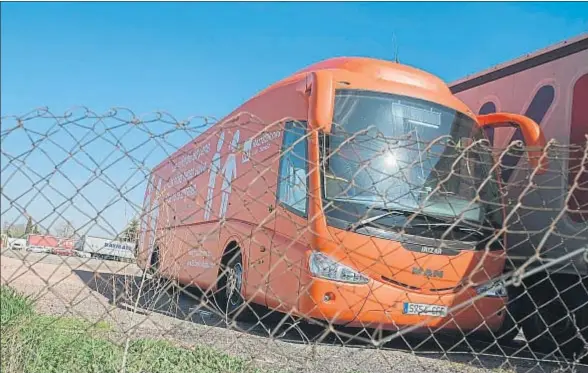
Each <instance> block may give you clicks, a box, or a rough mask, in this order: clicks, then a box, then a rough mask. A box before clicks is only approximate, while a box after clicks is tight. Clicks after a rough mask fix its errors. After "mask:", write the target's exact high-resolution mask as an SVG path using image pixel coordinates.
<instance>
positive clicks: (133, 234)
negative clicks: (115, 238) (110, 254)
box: [119, 218, 139, 242]
mask: <svg viewBox="0 0 588 373" xmlns="http://www.w3.org/2000/svg"><path fill="white" fill-rule="evenodd" d="M119 237H120V239H122V240H124V241H129V242H136V241H137V239H138V237H139V220H138V219H137V218H133V219H131V221H129V223H128V224H127V226H126V227H125V229H123V231H122V232H121V233H120V235H119Z"/></svg>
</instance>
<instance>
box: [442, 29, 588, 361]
mask: <svg viewBox="0 0 588 373" xmlns="http://www.w3.org/2000/svg"><path fill="white" fill-rule="evenodd" d="M450 88H451V90H452V92H453V93H454V94H455V95H456V96H457V97H458V98H459V99H461V100H462V101H463V102H465V103H466V105H468V107H469V108H470V109H471V110H472V111H474V112H475V113H476V114H489V113H493V112H499V111H506V112H512V113H521V114H524V115H525V116H528V117H530V118H531V119H533V120H534V121H535V122H537V123H538V124H539V125H540V126H541V127H542V129H543V132H544V134H545V137H546V141H550V140H555V141H557V145H552V146H548V148H549V151H548V152H547V153H546V154H548V155H549V171H548V172H546V173H544V174H542V175H533V174H532V169H531V168H530V167H527V160H526V159H525V157H524V155H522V154H520V153H519V154H516V152H509V153H512V154H508V155H506V156H504V157H503V158H502V161H501V162H502V168H501V178H502V180H503V181H504V183H505V187H506V193H507V198H508V199H509V213H512V215H511V218H510V219H509V220H508V221H507V223H506V224H505V225H506V226H507V227H508V236H507V242H508V249H507V255H508V258H509V260H508V265H507V268H506V271H508V272H512V273H514V274H515V275H521V274H522V278H523V279H522V286H512V287H511V288H509V292H510V293H512V294H513V295H515V296H514V298H515V301H514V302H511V305H510V306H511V309H510V311H511V314H512V315H513V316H514V317H515V319H516V321H517V325H519V326H521V327H522V329H523V332H524V334H525V338H526V339H527V340H528V341H529V343H530V345H531V347H532V348H533V349H535V350H540V351H542V352H546V353H553V352H555V351H557V350H559V351H561V352H565V353H566V354H577V353H579V352H580V351H581V350H582V348H583V347H584V343H583V341H582V338H581V337H582V336H581V335H580V334H583V337H584V338H588V292H587V290H586V289H587V288H588V266H587V265H588V264H587V260H588V151H587V136H588V34H584V35H581V36H579V37H576V38H573V39H570V40H566V41H564V42H562V43H559V44H556V45H553V46H551V47H548V48H546V49H543V50H540V51H537V52H535V53H532V54H528V55H525V56H524V57H521V58H518V59H515V60H513V61H511V62H508V63H505V64H501V65H498V66H495V67H493V68H491V69H488V70H486V71H483V72H481V73H479V74H475V75H471V76H467V77H465V78H464V79H461V80H459V81H456V82H453V83H452V84H450ZM487 135H488V137H489V138H490V140H491V141H492V142H493V144H494V146H495V148H498V149H505V148H506V147H507V146H508V144H511V143H512V141H516V140H521V141H523V136H522V134H521V132H520V130H516V129H513V127H512V126H510V127H509V128H507V127H505V128H488V129H487ZM530 181H532V183H530ZM530 185H531V187H530V188H529V186H530ZM517 202H520V205H517ZM524 290H526V291H524ZM511 299H512V297H511Z"/></svg>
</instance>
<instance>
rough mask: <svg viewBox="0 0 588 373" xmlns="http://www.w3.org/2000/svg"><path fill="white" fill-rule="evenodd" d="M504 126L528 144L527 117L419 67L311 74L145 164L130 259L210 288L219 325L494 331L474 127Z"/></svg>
mask: <svg viewBox="0 0 588 373" xmlns="http://www.w3.org/2000/svg"><path fill="white" fill-rule="evenodd" d="M504 122H510V123H514V124H515V125H516V126H518V127H519V128H520V129H521V130H522V133H523V134H524V136H525V140H526V144H527V145H528V146H530V147H537V149H539V148H540V147H542V146H543V145H544V142H545V140H544V138H543V134H542V132H541V130H540V128H539V127H538V126H537V125H536V123H535V122H533V121H532V120H530V119H529V118H527V117H524V116H521V115H514V114H507V113H494V114H491V115H481V116H477V115H475V114H474V113H473V112H472V111H471V110H470V109H469V108H468V107H467V106H466V105H465V104H464V103H463V102H462V101H460V100H459V99H458V98H456V97H455V96H454V95H453V94H452V93H451V91H450V90H449V88H448V87H447V86H446V84H445V83H443V81H441V80H440V79H439V78H437V77H435V76H433V75H431V74H428V73H426V72H424V71H421V70H418V69H415V68H412V67H409V66H405V65H401V64H398V63H392V62H388V61H381V60H375V59H369V58H352V57H350V58H333V59H329V60H326V61H323V62H320V63H317V64H314V65H312V66H310V67H308V68H306V69H304V70H301V71H299V72H297V73H295V74H293V75H292V76H290V77H288V78H286V79H284V80H282V81H279V82H277V83H276V84H274V85H272V86H270V87H269V88H267V89H265V90H263V91H262V92H260V93H259V94H257V95H256V96H255V97H253V98H251V99H250V100H248V101H247V102H245V103H244V104H243V105H241V106H240V107H239V108H237V109H236V110H235V111H234V112H232V113H231V114H230V115H228V116H227V117H226V118H224V119H223V120H222V121H220V122H219V123H218V124H215V125H213V126H212V127H211V128H209V129H208V130H206V131H205V132H204V133H203V134H201V135H200V136H198V137H197V138H196V139H194V141H191V142H190V143H188V144H186V145H185V146H184V147H182V148H181V149H179V150H178V151H177V152H176V153H174V154H173V155H172V156H170V157H169V158H167V159H166V160H164V161H163V162H162V163H161V164H160V165H158V166H157V167H156V168H155V169H154V170H153V172H152V175H151V179H150V180H149V186H148V188H147V191H146V193H145V200H144V211H145V214H144V219H143V225H142V229H141V236H140V243H139V254H138V263H139V265H140V266H142V267H143V268H152V269H154V268H155V269H157V271H158V273H159V274H160V275H161V276H164V277H167V278H173V279H174V280H177V281H178V282H179V283H181V284H184V285H196V286H199V287H202V288H206V289H210V290H211V291H213V292H215V293H216V296H217V299H218V300H219V303H220V306H221V308H223V309H226V310H227V312H228V313H229V314H230V315H241V316H245V315H246V314H247V312H246V311H247V309H246V307H245V305H246V304H247V303H256V304H260V305H263V306H267V307H269V308H270V309H273V310H278V311H281V312H287V313H292V314H294V315H296V316H301V317H305V318H313V319H319V320H326V321H328V322H332V323H336V324H340V325H347V326H362V327H382V328H384V329H389V330H395V329H397V328H400V327H403V326H412V325H416V326H419V327H423V328H432V329H439V328H441V329H444V330H455V329H459V330H462V331H463V330H476V329H478V328H479V329H478V330H479V331H486V332H488V331H489V330H491V331H497V330H499V329H500V328H501V326H502V325H503V324H504V318H505V312H504V309H505V304H506V302H507V300H508V299H507V294H506V291H505V289H504V287H502V286H501V284H500V282H499V281H494V280H496V279H497V278H499V277H500V276H501V274H502V272H503V269H504V263H505V257H504V250H505V247H506V245H507V243H506V241H505V237H503V236H502V235H500V234H497V232H498V231H499V229H500V227H501V221H502V219H503V218H504V211H503V209H502V200H501V198H502V197H501V194H500V193H499V188H500V182H499V179H498V177H497V171H496V168H495V167H494V160H493V158H492V154H491V149H490V148H489V147H488V146H485V145H484V140H485V139H486V137H485V133H484V128H488V127H492V126H498V125H502V124H503V123H504ZM465 153H467V154H468V155H467V157H463V156H460V154H465ZM539 156H540V154H539V153H535V152H531V153H529V154H528V159H529V162H530V163H531V165H533V166H537V165H538V163H539ZM538 169H539V172H541V170H542V168H541V167H539V168H538ZM512 337H514V336H512Z"/></svg>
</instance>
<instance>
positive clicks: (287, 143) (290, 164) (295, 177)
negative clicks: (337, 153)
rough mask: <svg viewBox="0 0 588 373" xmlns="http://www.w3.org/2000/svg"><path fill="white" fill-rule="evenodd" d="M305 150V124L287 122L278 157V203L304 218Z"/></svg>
mask: <svg viewBox="0 0 588 373" xmlns="http://www.w3.org/2000/svg"><path fill="white" fill-rule="evenodd" d="M307 149H308V148H307V136H306V123H304V122H287V123H286V128H285V130H284V138H283V142H282V151H281V156H280V171H279V176H278V201H279V202H280V203H281V204H282V205H284V206H285V207H286V208H288V209H289V210H291V211H292V212H294V213H296V214H298V215H302V216H306V214H307V207H308V153H307Z"/></svg>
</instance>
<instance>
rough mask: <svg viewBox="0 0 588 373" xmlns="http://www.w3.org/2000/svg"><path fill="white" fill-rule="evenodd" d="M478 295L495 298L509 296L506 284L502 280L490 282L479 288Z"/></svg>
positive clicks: (477, 289)
mask: <svg viewBox="0 0 588 373" xmlns="http://www.w3.org/2000/svg"><path fill="white" fill-rule="evenodd" d="M476 293H478V295H484V296H485V297H493V298H505V297H507V296H508V293H507V292H506V286H504V282H503V281H501V280H498V281H490V282H488V283H486V284H484V285H481V286H478V287H477V288H476Z"/></svg>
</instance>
